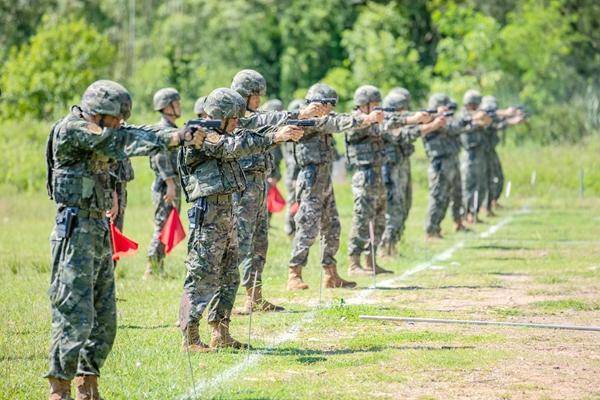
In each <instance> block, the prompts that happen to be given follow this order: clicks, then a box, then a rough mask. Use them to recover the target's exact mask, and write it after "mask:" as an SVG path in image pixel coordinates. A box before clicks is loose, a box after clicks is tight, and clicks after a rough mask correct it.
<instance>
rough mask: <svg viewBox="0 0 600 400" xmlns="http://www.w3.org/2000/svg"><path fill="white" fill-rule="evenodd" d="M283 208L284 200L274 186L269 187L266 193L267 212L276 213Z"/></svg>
mask: <svg viewBox="0 0 600 400" xmlns="http://www.w3.org/2000/svg"><path fill="white" fill-rule="evenodd" d="M284 208H285V199H284V198H283V196H282V195H281V192H280V191H279V190H278V189H277V186H275V185H269V190H268V192H267V210H269V212H270V213H276V212H279V211H281V210H283V209H284Z"/></svg>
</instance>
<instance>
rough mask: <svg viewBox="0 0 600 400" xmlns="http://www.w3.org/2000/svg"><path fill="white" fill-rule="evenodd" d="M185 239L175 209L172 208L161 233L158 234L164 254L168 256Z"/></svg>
mask: <svg viewBox="0 0 600 400" xmlns="http://www.w3.org/2000/svg"><path fill="white" fill-rule="evenodd" d="M184 238H185V230H184V229H183V225H182V224H181V219H180V218H179V213H178V212H177V209H176V208H175V207H173V208H172V209H171V213H170V214H169V218H167V222H165V226H163V229H162V232H161V233H160V241H161V242H162V244H164V245H165V252H166V253H167V254H169V253H170V252H171V250H173V249H174V248H175V246H177V244H178V243H179V242H181V241H182V240H183V239H184Z"/></svg>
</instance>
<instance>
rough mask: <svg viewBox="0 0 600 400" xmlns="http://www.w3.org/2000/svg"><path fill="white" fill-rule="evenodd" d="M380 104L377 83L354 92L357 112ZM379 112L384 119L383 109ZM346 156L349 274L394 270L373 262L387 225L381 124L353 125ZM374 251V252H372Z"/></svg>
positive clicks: (364, 114) (365, 111)
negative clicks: (349, 190) (349, 198)
mask: <svg viewBox="0 0 600 400" xmlns="http://www.w3.org/2000/svg"><path fill="white" fill-rule="evenodd" d="M380 104H381V92H380V91H379V89H377V88H376V87H375V86H372V85H363V86H360V87H359V88H358V89H356V91H355V92H354V106H355V107H356V110H355V114H356V115H358V116H366V115H368V114H369V113H371V112H373V111H374V110H376V108H377V107H379V106H380ZM375 112H378V113H379V114H380V116H381V119H382V121H383V113H382V112H381V111H375ZM345 139H346V156H347V158H348V163H349V164H350V165H351V166H352V167H353V169H354V174H353V176H352V195H353V198H354V207H353V210H352V228H351V229H350V235H349V238H348V255H349V257H350V262H349V265H348V274H349V275H372V274H373V271H374V272H375V273H376V274H382V273H391V272H392V271H388V270H385V269H383V268H381V267H379V266H378V265H377V264H376V263H375V264H374V263H373V259H374V258H375V256H376V253H377V248H376V244H378V241H379V239H380V238H381V234H382V233H383V228H384V227H385V204H386V198H385V193H384V188H383V182H382V180H381V166H382V160H383V137H382V134H381V130H380V128H379V125H378V124H373V125H369V126H366V127H360V128H352V129H350V130H348V131H347V133H346V134H345ZM370 224H372V225H373V227H374V230H375V232H374V234H375V240H376V241H377V242H375V243H373V244H372V245H370V243H371V241H370V238H369V232H370V227H369V225H370ZM372 252H373V253H372ZM361 254H365V261H366V264H365V265H366V268H363V267H362V266H361V262H360V257H361Z"/></svg>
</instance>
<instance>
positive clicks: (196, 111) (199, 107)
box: [194, 96, 208, 118]
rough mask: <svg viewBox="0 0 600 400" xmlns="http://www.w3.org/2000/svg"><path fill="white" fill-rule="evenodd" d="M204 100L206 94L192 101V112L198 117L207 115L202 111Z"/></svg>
mask: <svg viewBox="0 0 600 400" xmlns="http://www.w3.org/2000/svg"><path fill="white" fill-rule="evenodd" d="M205 101H206V96H202V97H198V100H196V102H195V103H194V114H196V116H197V117H198V118H206V117H208V115H206V113H205V112H204V102H205Z"/></svg>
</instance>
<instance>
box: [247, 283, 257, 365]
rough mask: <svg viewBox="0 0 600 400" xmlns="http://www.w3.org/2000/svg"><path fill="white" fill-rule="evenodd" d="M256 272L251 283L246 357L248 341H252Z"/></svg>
mask: <svg viewBox="0 0 600 400" xmlns="http://www.w3.org/2000/svg"><path fill="white" fill-rule="evenodd" d="M257 281H258V271H254V282H253V283H252V301H251V302H250V314H248V357H250V340H251V339H252V311H253V310H254V293H256V282H257Z"/></svg>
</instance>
